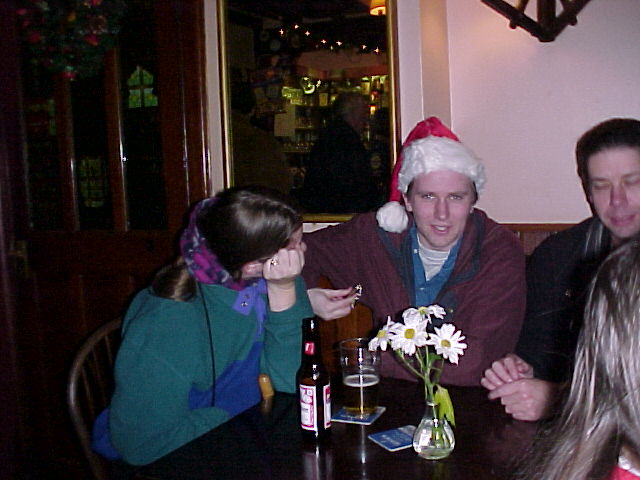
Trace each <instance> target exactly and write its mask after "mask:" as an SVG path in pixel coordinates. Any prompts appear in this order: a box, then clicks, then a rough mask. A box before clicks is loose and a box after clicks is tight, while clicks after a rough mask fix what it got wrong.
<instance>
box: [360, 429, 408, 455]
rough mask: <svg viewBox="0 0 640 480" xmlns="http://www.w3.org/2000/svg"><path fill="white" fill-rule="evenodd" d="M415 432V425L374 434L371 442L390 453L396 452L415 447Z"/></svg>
mask: <svg viewBox="0 0 640 480" xmlns="http://www.w3.org/2000/svg"><path fill="white" fill-rule="evenodd" d="M415 431H416V426H415V425H405V426H404V427H398V428H392V429H391V430H385V431H383V432H377V433H372V434H370V435H369V440H371V441H372V442H375V443H377V444H378V445H380V446H381V447H382V448H384V449H386V450H389V451H390V452H396V451H398V450H403V449H405V448H409V447H411V446H412V445H413V433H414V432H415Z"/></svg>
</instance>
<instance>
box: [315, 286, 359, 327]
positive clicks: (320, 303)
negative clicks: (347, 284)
mask: <svg viewBox="0 0 640 480" xmlns="http://www.w3.org/2000/svg"><path fill="white" fill-rule="evenodd" d="M307 293H308V294H309V300H310V301H311V306H312V307H313V312H314V313H315V314H316V315H318V316H319V317H320V318H322V319H324V320H335V319H336V318H340V317H344V316H345V315H348V314H349V313H350V312H351V309H352V308H353V305H354V303H355V301H356V300H357V296H358V293H357V292H355V291H354V289H353V288H342V289H339V290H332V289H328V288H310V289H308V290H307Z"/></svg>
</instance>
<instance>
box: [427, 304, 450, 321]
mask: <svg viewBox="0 0 640 480" xmlns="http://www.w3.org/2000/svg"><path fill="white" fill-rule="evenodd" d="M427 314H428V315H429V316H431V315H433V316H434V317H436V318H439V319H443V318H444V316H445V315H446V314H447V312H446V310H445V309H444V308H442V307H441V306H440V305H429V306H428V307H427Z"/></svg>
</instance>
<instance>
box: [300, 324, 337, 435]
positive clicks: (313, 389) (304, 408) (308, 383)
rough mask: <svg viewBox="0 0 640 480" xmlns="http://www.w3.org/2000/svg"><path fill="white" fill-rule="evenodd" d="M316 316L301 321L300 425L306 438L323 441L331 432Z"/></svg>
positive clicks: (328, 392)
mask: <svg viewBox="0 0 640 480" xmlns="http://www.w3.org/2000/svg"><path fill="white" fill-rule="evenodd" d="M318 322H319V320H318V319H317V318H314V317H311V318H305V319H304V320H303V324H302V363H301V365H300V370H298V392H299V400H300V426H301V428H302V436H303V439H304V440H306V441H320V440H325V439H326V438H327V437H328V436H329V433H330V432H331V381H330V377H329V373H328V372H327V370H326V369H325V368H324V364H323V363H322V355H321V352H320V332H319V330H318Z"/></svg>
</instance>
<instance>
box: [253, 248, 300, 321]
mask: <svg viewBox="0 0 640 480" xmlns="http://www.w3.org/2000/svg"><path fill="white" fill-rule="evenodd" d="M304 250H305V248H304V244H303V243H301V244H298V245H296V246H295V247H294V248H281V249H280V250H278V252H277V253H276V254H275V255H274V256H272V257H271V258H269V259H268V260H267V261H266V262H264V264H263V265H262V276H263V277H264V279H265V280H266V281H267V295H268V297H269V307H270V308H271V310H272V311H274V312H281V311H283V310H286V309H287V308H290V307H292V306H293V305H294V304H295V303H296V283H295V282H296V277H297V276H298V275H300V272H302V267H304Z"/></svg>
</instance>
